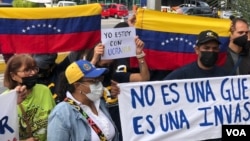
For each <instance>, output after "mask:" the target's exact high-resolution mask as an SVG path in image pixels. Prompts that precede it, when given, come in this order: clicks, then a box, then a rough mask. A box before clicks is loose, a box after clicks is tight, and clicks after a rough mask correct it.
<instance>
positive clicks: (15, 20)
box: [0, 3, 101, 53]
mask: <svg viewBox="0 0 250 141" xmlns="http://www.w3.org/2000/svg"><path fill="white" fill-rule="evenodd" d="M0 25H1V26H0V47H1V51H2V53H55V52H64V51H76V50H80V49H83V48H92V47H93V46H94V45H95V44H96V43H97V42H100V40H101V39H100V38H101V36H100V34H101V32H100V29H101V6H100V4H98V3H96V4H88V5H78V6H68V7H55V8H0Z"/></svg>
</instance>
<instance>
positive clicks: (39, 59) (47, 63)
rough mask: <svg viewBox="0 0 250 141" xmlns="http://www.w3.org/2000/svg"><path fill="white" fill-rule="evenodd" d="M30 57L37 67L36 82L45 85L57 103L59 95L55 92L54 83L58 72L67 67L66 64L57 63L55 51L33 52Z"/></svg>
mask: <svg viewBox="0 0 250 141" xmlns="http://www.w3.org/2000/svg"><path fill="white" fill-rule="evenodd" d="M32 57H33V58H34V59H35V61H36V64H37V66H38V67H39V72H38V82H37V83H40V84H44V85H47V86H48V87H49V88H50V90H51V93H52V95H53V98H54V99H55V102H56V103H59V102H60V100H59V97H58V95H57V94H56V93H55V85H56V82H57V79H58V77H59V74H60V73H61V72H63V71H64V70H65V69H66V68H67V66H68V64H63V63H59V64H57V63H56V59H57V53H44V54H33V55H32Z"/></svg>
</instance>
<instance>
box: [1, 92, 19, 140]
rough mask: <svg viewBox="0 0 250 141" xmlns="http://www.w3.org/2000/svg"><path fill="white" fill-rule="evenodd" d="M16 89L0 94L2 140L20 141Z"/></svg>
mask: <svg viewBox="0 0 250 141" xmlns="http://www.w3.org/2000/svg"><path fill="white" fill-rule="evenodd" d="M16 103H17V94H16V91H10V92H8V93H4V94H0V107H1V110H0V140H1V141H18V140H19V135H18V119H17V104H16Z"/></svg>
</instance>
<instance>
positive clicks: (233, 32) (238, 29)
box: [223, 18, 250, 75]
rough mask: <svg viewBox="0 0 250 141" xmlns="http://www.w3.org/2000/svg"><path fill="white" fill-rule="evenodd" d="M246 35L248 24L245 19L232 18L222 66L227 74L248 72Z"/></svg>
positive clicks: (249, 70)
mask: <svg viewBox="0 0 250 141" xmlns="http://www.w3.org/2000/svg"><path fill="white" fill-rule="evenodd" d="M248 35H249V25H248V23H247V21H246V20H245V19H242V18H233V19H232V24H231V27H230V42H229V45H228V50H227V60H226V62H225V64H224V66H223V68H224V69H225V70H227V71H228V72H227V73H228V74H229V75H243V74H250V61H249V60H250V55H249V47H250V36H248Z"/></svg>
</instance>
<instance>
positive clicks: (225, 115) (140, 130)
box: [118, 72, 250, 141]
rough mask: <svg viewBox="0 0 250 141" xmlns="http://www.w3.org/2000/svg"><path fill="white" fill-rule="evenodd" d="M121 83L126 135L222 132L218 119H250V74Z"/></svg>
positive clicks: (129, 139) (154, 139) (160, 140)
mask: <svg viewBox="0 0 250 141" xmlns="http://www.w3.org/2000/svg"><path fill="white" fill-rule="evenodd" d="M190 73H192V72H190ZM119 87H120V91H121V94H119V97H118V98H119V110H120V117H121V124H122V134H123V140H124V141H195V140H204V139H213V138H221V136H222V135H221V127H222V125H228V124H243V125H245V124H250V98H249V97H250V75H245V76H230V77H229V76H228V77H216V78H205V79H204V78H202V79H185V80H171V81H150V82H140V83H123V84H119Z"/></svg>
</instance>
